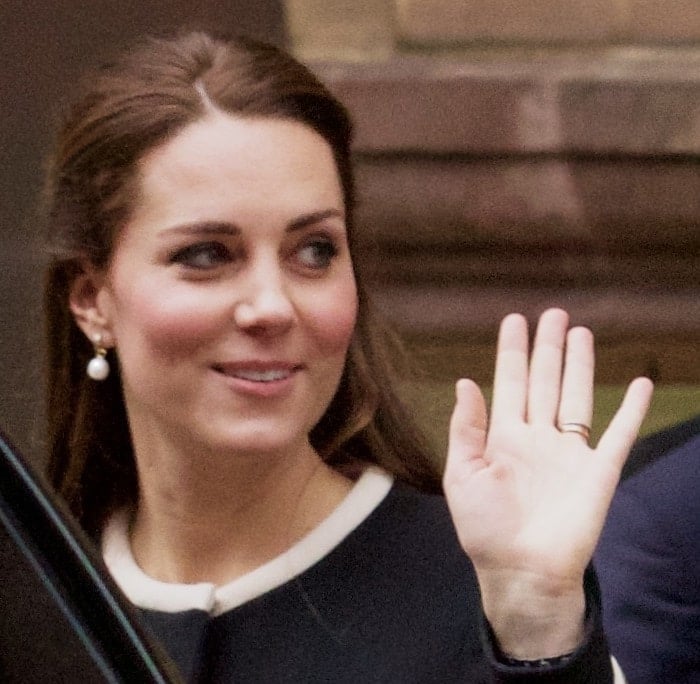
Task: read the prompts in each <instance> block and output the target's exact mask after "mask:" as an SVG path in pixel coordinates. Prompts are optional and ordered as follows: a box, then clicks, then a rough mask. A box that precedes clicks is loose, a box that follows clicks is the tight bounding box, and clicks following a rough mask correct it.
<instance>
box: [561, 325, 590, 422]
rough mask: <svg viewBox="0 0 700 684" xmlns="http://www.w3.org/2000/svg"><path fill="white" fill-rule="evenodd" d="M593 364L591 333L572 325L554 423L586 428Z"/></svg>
mask: <svg viewBox="0 0 700 684" xmlns="http://www.w3.org/2000/svg"><path fill="white" fill-rule="evenodd" d="M594 368H595V359H594V349H593V333H592V332H591V331H590V330H588V328H572V329H571V330H569V332H568V333H567V335H566V352H565V354H564V376H563V379H562V383H561V397H560V399H559V413H558V416H557V424H558V425H562V424H563V423H578V424H580V425H585V426H586V427H588V428H589V429H590V427H591V421H592V420H593V374H594Z"/></svg>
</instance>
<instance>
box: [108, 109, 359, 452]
mask: <svg viewBox="0 0 700 684" xmlns="http://www.w3.org/2000/svg"><path fill="white" fill-rule="evenodd" d="M139 173H140V176H139V188H140V196H139V197H138V198H137V200H136V202H137V204H136V207H135V211H134V213H133V215H132V217H131V219H130V220H129V222H128V223H127V225H126V226H125V227H124V228H123V230H122V231H121V232H120V234H119V237H118V240H117V243H116V245H115V248H114V252H113V255H112V259H111V262H110V265H109V268H108V269H107V272H106V274H105V278H104V281H103V282H102V283H101V286H100V287H99V290H98V294H97V298H96V302H97V308H98V310H99V312H100V315H102V316H103V318H104V320H105V322H106V325H107V330H108V333H109V337H110V338H111V340H112V341H113V342H114V345H115V347H116V352H117V355H118V357H119V362H120V369H121V373H122V382H123V386H124V396H125V400H126V406H127V411H128V415H129V421H130V424H131V428H132V433H133V436H134V442H135V446H136V449H137V451H138V450H139V449H140V448H155V447H157V446H158V444H159V443H160V444H161V445H162V443H163V440H165V441H166V443H169V444H178V443H187V444H190V445H191V446H194V447H195V448H197V447H198V446H199V447H207V448H209V449H218V450H222V449H223V450H230V451H237V452H248V453H253V452H260V451H269V452H273V451H282V450H288V449H289V448H290V447H293V446H294V445H301V444H306V441H307V439H308V433H309V431H310V430H311V428H312V427H313V426H314V425H315V424H316V423H317V422H318V420H319V419H320V417H321V416H322V414H323V413H324V411H325V409H326V407H327V406H328V404H329V402H330V401H331V399H332V397H333V395H334V394H335V391H336V389H337V386H338V382H339V380H340V377H341V374H342V371H343V367H344V363H345V358H346V353H347V349H348V345H349V342H350V338H351V335H352V333H353V329H354V325H355V319H356V314H357V294H356V288H355V279H354V274H353V268H352V262H351V258H350V253H349V251H348V243H347V233H346V226H345V220H344V202H343V194H342V190H341V187H340V183H339V179H338V174H337V170H336V166H335V163H334V160H333V154H332V151H331V148H330V146H329V145H328V144H327V143H326V141H325V140H324V139H323V138H322V137H320V136H319V135H318V134H317V133H315V132H314V131H313V130H312V129H310V128H308V127H306V126H304V125H302V124H300V123H298V122H292V121H285V120H275V119H265V118H258V119H255V118H250V119H245V118H237V117H233V116H229V115H226V114H223V113H214V114H211V115H208V116H207V118H205V119H203V120H200V121H198V122H196V123H194V124H191V125H190V126H188V127H187V128H185V129H184V130H183V131H182V132H180V133H179V134H178V135H177V136H176V137H175V138H173V139H172V140H170V141H168V142H166V143H165V144H164V145H162V146H161V147H159V148H157V149H155V150H154V151H152V152H150V153H149V154H148V155H146V157H145V158H144V159H143V160H142V161H141V163H140V166H139Z"/></svg>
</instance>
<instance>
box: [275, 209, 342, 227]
mask: <svg viewBox="0 0 700 684" xmlns="http://www.w3.org/2000/svg"><path fill="white" fill-rule="evenodd" d="M328 218H339V219H340V220H341V221H345V213H344V212H342V211H340V210H339V209H323V210H321V211H314V212H312V213H311V214H304V215H302V216H300V217H299V218H296V219H294V220H293V221H292V222H291V223H290V224H289V225H288V226H287V230H288V231H290V232H292V231H295V230H301V229H302V228H306V227H307V226H312V225H313V224H314V223H320V222H321V221H325V220H326V219H328Z"/></svg>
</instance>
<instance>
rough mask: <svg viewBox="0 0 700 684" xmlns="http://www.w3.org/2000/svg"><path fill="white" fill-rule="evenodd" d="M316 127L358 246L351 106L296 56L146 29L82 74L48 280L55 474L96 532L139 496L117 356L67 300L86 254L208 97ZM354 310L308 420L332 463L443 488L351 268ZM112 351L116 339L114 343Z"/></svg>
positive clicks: (387, 343)
mask: <svg viewBox="0 0 700 684" xmlns="http://www.w3.org/2000/svg"><path fill="white" fill-rule="evenodd" d="M212 107H213V108H216V109H219V110H221V111H223V112H227V113H229V114H233V115H239V116H246V117H273V118H282V119H290V120H295V121H298V122H301V123H303V124H305V125H307V126H310V127H311V128H313V129H314V130H315V131H316V132H317V133H319V134H320V135H321V136H322V137H323V138H324V139H325V140H326V141H327V142H328V144H329V145H330V147H331V148H332V150H333V154H334V157H335V162H336V165H337V169H338V174H339V177H340V180H341V184H342V188H343V193H344V200H345V205H346V212H347V223H348V232H349V240H350V249H351V252H352V253H353V254H354V252H353V240H352V209H353V202H354V192H353V175H352V168H351V159H350V142H351V137H352V129H351V123H350V120H349V118H348V115H347V112H346V111H345V109H344V108H343V106H342V105H341V104H340V103H339V102H338V101H337V100H336V99H335V98H334V97H333V96H332V95H331V94H330V93H329V92H328V90H327V89H326V88H325V87H324V86H323V85H322V84H321V83H320V82H319V81H318V79H317V78H316V77H315V76H314V75H313V74H311V72H310V71H309V70H308V69H307V68H306V67H304V66H303V65H301V64H300V63H298V62H297V61H296V60H295V59H294V58H292V57H291V56H290V55H288V54H287V53H285V52H284V51H282V50H279V49H278V48H275V47H273V46H271V45H267V44H264V43H260V42H257V41H253V40H249V39H244V38H218V37H216V38H215V37H212V36H210V35H208V34H205V33H199V32H197V33H189V34H184V35H182V36H179V37H176V38H174V39H168V40H166V39H149V40H146V41H144V42H142V43H141V44H139V45H138V46H137V47H136V48H134V49H133V50H132V51H130V52H128V53H126V54H125V55H124V56H122V57H121V58H119V59H118V60H116V61H114V62H112V63H111V64H109V65H106V66H104V67H103V68H101V69H100V70H99V71H98V72H97V73H95V74H92V75H91V77H90V79H89V80H86V81H85V85H84V88H83V93H82V97H80V98H79V99H78V101H77V103H76V104H75V105H74V106H73V108H72V109H71V110H69V113H68V116H67V118H66V120H65V122H64V125H63V127H62V129H61V131H60V134H59V138H58V140H57V145H56V147H55V150H54V155H53V157H52V158H51V160H50V166H49V173H48V178H47V185H46V209H47V228H48V235H47V238H48V247H49V255H50V262H49V266H48V270H47V274H46V282H45V311H46V322H47V338H48V339H47V342H48V351H47V361H48V369H47V372H48V378H47V381H48V384H47V387H48V390H47V417H48V432H49V434H48V448H49V453H48V475H49V478H50V480H51V482H52V483H53V485H54V486H55V487H56V488H57V490H58V491H59V492H60V493H61V494H62V495H63V496H64V497H65V499H66V500H67V501H68V504H69V506H70V507H71V509H72V511H73V512H74V514H75V515H76V516H77V517H78V519H79V520H80V522H81V523H82V525H83V527H84V528H85V529H86V530H87V531H88V533H90V534H92V535H94V536H97V535H99V532H100V530H101V528H102V525H103V523H104V521H105V518H106V517H107V516H108V515H109V514H110V512H112V511H113V510H114V509H115V508H116V507H119V506H123V505H128V504H134V503H135V502H136V500H137V497H138V482H137V474H136V466H135V463H134V454H133V448H132V444H131V438H130V434H129V426H128V421H127V416H126V409H125V406H124V401H123V397H122V390H121V382H120V374H119V367H118V359H117V358H114V357H115V355H114V353H111V354H110V356H111V358H110V363H111V365H112V369H113V372H112V373H111V374H110V376H109V377H108V378H107V380H105V381H104V382H101V383H95V382H94V381H92V380H90V379H89V378H88V377H87V376H86V373H85V366H86V364H87V361H88V360H89V358H90V357H91V356H92V353H93V352H92V347H91V345H90V343H89V341H88V340H87V339H86V337H85V335H84V334H83V333H82V332H81V331H80V329H79V328H78V326H77V325H76V323H75V321H74V319H73V316H72V314H71V312H70V310H69V306H68V298H69V292H70V288H71V284H72V282H73V280H74V278H75V277H76V275H78V274H79V273H80V270H81V264H83V263H85V262H86V261H87V262H89V263H91V264H92V265H93V266H94V267H96V268H98V269H102V268H106V267H107V266H108V264H109V260H110V256H111V252H112V247H113V244H114V241H115V237H116V235H117V233H118V231H119V228H120V226H122V225H124V223H125V222H126V221H127V219H128V217H129V214H130V211H131V210H132V208H133V206H134V205H135V203H136V202H138V201H139V197H138V193H139V188H138V184H137V179H136V165H137V163H138V161H139V160H140V159H141V158H142V157H143V156H144V155H145V154H146V153H147V152H148V151H149V150H152V149H153V148H155V147H157V146H159V145H161V144H163V143H164V142H165V141H166V140H168V139H170V138H172V137H173V136H175V135H177V133H178V132H179V131H181V130H182V129H183V128H185V127H186V126H187V125H188V124H190V123H193V122H195V121H197V120H199V119H201V118H203V117H205V116H206V115H207V112H208V111H210V110H211V108H212ZM356 277H357V289H358V296H359V308H358V320H357V326H356V330H355V333H354V335H353V339H352V341H351V345H350V349H349V352H348V358H347V361H346V366H345V370H344V373H343V377H342V379H341V383H340V386H339V389H338V391H337V393H336V395H335V397H334V398H333V400H332V402H331V404H330V406H329V407H328V409H327V410H326V412H325V414H324V415H323V417H322V418H321V420H320V421H319V423H318V425H317V426H316V427H315V428H314V429H313V430H312V433H311V435H310V438H311V443H312V444H313V446H314V447H315V448H316V449H317V450H318V451H319V453H320V454H321V455H322V457H323V458H324V459H325V460H326V461H327V462H328V463H330V464H332V465H334V466H336V467H338V468H343V467H344V466H347V465H349V464H350V463H351V462H354V461H355V460H358V459H359V460H362V461H366V462H373V463H377V464H379V465H381V466H382V467H384V468H385V469H387V470H388V471H390V472H391V473H393V474H394V475H395V476H396V477H397V478H398V479H400V480H403V481H406V482H409V483H411V484H413V485H416V486H418V487H420V488H422V489H424V490H427V491H439V489H440V482H439V475H438V473H437V470H436V466H435V462H434V460H433V459H432V457H431V455H430V453H429V450H428V449H427V447H426V444H425V441H424V440H423V438H422V437H421V435H420V432H419V431H418V430H417V428H416V427H415V424H414V421H413V420H412V419H411V417H410V415H409V412H408V411H407V410H406V409H405V408H404V407H403V405H402V403H401V401H400V400H399V399H398V397H397V396H396V394H395V392H394V385H395V381H394V377H393V371H392V354H393V352H394V351H395V349H393V348H392V346H391V345H392V338H391V334H390V333H389V331H388V330H387V328H386V327H385V326H384V325H383V324H382V322H381V321H380V320H379V318H378V317H376V316H375V315H374V314H373V312H372V310H371V307H370V305H369V302H368V300H367V296H366V291H365V289H364V287H363V283H362V277H361V274H359V273H357V269H356ZM117 356H118V350H117Z"/></svg>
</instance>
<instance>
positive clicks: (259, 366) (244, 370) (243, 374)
mask: <svg viewBox="0 0 700 684" xmlns="http://www.w3.org/2000/svg"><path fill="white" fill-rule="evenodd" d="M213 368H214V370H215V371H217V372H218V373H221V374H223V375H225V376H227V377H229V378H236V379H238V380H246V381H248V382H260V383H272V382H280V381H283V380H287V379H288V378H290V377H291V376H292V374H293V373H294V372H295V371H296V370H298V369H299V368H300V366H298V365H296V364H290V363H278V362H274V363H263V362H258V361H256V362H249V363H228V364H216V365H214V367H213Z"/></svg>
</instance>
